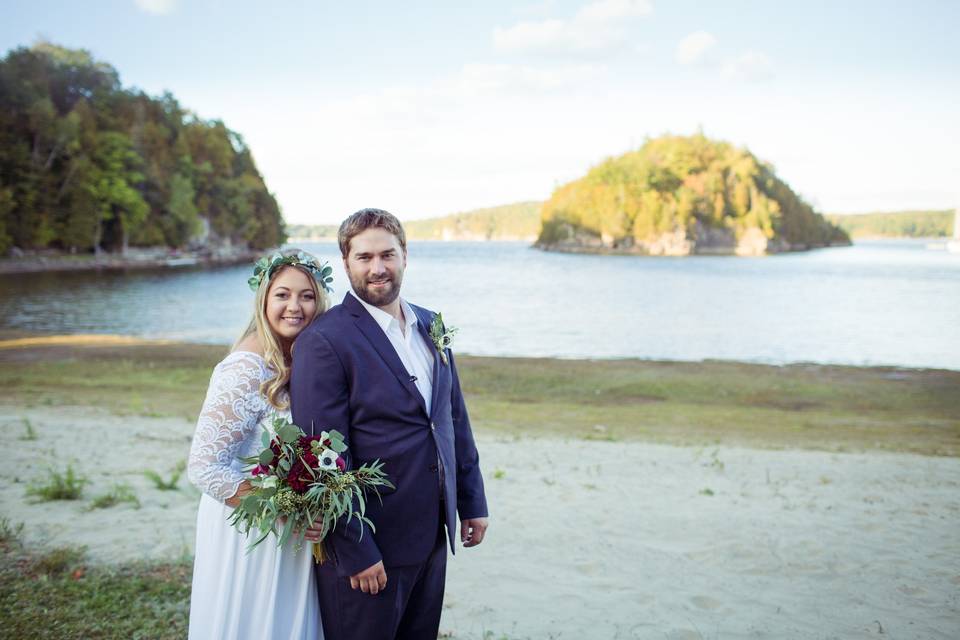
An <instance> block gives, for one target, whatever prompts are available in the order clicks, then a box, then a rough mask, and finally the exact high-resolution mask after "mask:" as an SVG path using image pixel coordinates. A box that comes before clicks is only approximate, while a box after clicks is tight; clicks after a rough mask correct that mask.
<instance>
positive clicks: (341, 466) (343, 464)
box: [337, 457, 347, 471]
mask: <svg viewBox="0 0 960 640" xmlns="http://www.w3.org/2000/svg"><path fill="white" fill-rule="evenodd" d="M337 469H339V470H340V471H346V469H347V463H346V462H344V461H343V458H339V457H338V458H337Z"/></svg>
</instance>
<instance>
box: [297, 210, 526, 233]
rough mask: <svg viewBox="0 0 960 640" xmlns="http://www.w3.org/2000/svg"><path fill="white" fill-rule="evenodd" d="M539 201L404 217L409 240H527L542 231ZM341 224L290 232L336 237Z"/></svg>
mask: <svg viewBox="0 0 960 640" xmlns="http://www.w3.org/2000/svg"><path fill="white" fill-rule="evenodd" d="M540 205H541V203H540V202H518V203H515V204H505V205H502V206H499V207H489V208H486V209H474V210H473V211H463V212H460V213H451V214H449V215H446V216H440V217H437V218H426V219H421V220H404V221H403V229H404V231H406V233H407V239H408V240H470V241H486V240H527V241H530V242H533V240H535V239H536V237H537V233H538V232H539V231H540ZM338 228H339V227H338V225H306V224H291V225H288V226H287V233H288V234H289V235H290V239H291V241H293V242H296V241H298V240H304V241H316V240H331V239H333V240H335V239H336V237H337V230H338Z"/></svg>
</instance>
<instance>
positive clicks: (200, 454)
mask: <svg viewBox="0 0 960 640" xmlns="http://www.w3.org/2000/svg"><path fill="white" fill-rule="evenodd" d="M235 354H237V355H234V354H231V355H230V356H227V358H226V359H225V360H224V361H223V362H221V363H220V364H218V365H217V366H216V368H215V369H214V370H213V375H212V376H211V378H210V387H209V388H208V389H207V398H206V400H204V402H203V409H202V410H201V411H200V418H199V419H198V420H197V430H196V432H195V433H194V435H193V444H192V445H191V446H190V459H189V462H188V463H187V476H188V477H189V478H190V482H192V483H193V484H195V485H196V486H197V488H199V489H200V490H201V491H203V492H204V493H206V494H208V495H209V496H211V497H213V498H215V499H216V500H219V501H220V502H223V501H225V500H226V499H227V498H230V497H232V496H233V495H234V494H236V492H237V488H238V487H239V485H240V483H241V482H242V481H243V480H244V479H245V478H246V476H245V475H244V474H243V473H241V472H240V471H238V470H237V469H235V468H234V467H233V466H232V465H231V462H232V461H233V460H234V459H236V457H237V456H238V455H239V452H240V449H241V446H242V445H243V442H244V440H246V438H247V436H249V435H250V432H251V431H252V430H254V429H256V428H257V425H258V424H259V419H260V416H261V415H262V413H263V411H264V410H265V408H266V400H265V399H264V397H263V396H262V395H261V394H260V380H261V372H262V368H261V366H260V363H259V361H257V360H256V359H255V356H253V355H252V354H244V353H239V352H235Z"/></svg>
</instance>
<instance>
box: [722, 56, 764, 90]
mask: <svg viewBox="0 0 960 640" xmlns="http://www.w3.org/2000/svg"><path fill="white" fill-rule="evenodd" d="M720 71H721V73H722V74H723V76H724V77H725V78H730V79H733V80H747V81H753V82H759V81H763V80H769V79H770V78H772V77H773V60H771V59H770V56H768V55H767V54H765V53H762V52H760V51H744V52H743V53H741V54H740V55H739V56H737V57H736V58H733V59H732V60H728V61H727V62H726V63H724V65H723V68H722V69H721V70H720Z"/></svg>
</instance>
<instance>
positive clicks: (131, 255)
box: [0, 248, 265, 275]
mask: <svg viewBox="0 0 960 640" xmlns="http://www.w3.org/2000/svg"><path fill="white" fill-rule="evenodd" d="M264 253H265V251H255V250H252V249H237V250H230V251H221V252H215V253H209V252H202V251H169V250H167V249H158V248H151V249H132V250H130V251H129V252H128V253H127V255H119V254H110V253H103V254H101V255H99V256H95V255H88V254H83V255H72V254H69V253H59V252H58V253H44V254H35V255H24V256H21V257H16V258H3V259H0V275H9V274H21V273H58V272H65V271H128V270H141V269H182V268H187V267H212V266H229V265H234V264H243V263H246V262H252V261H254V260H256V259H257V258H258V257H260V256H261V255H263V254H264Z"/></svg>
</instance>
